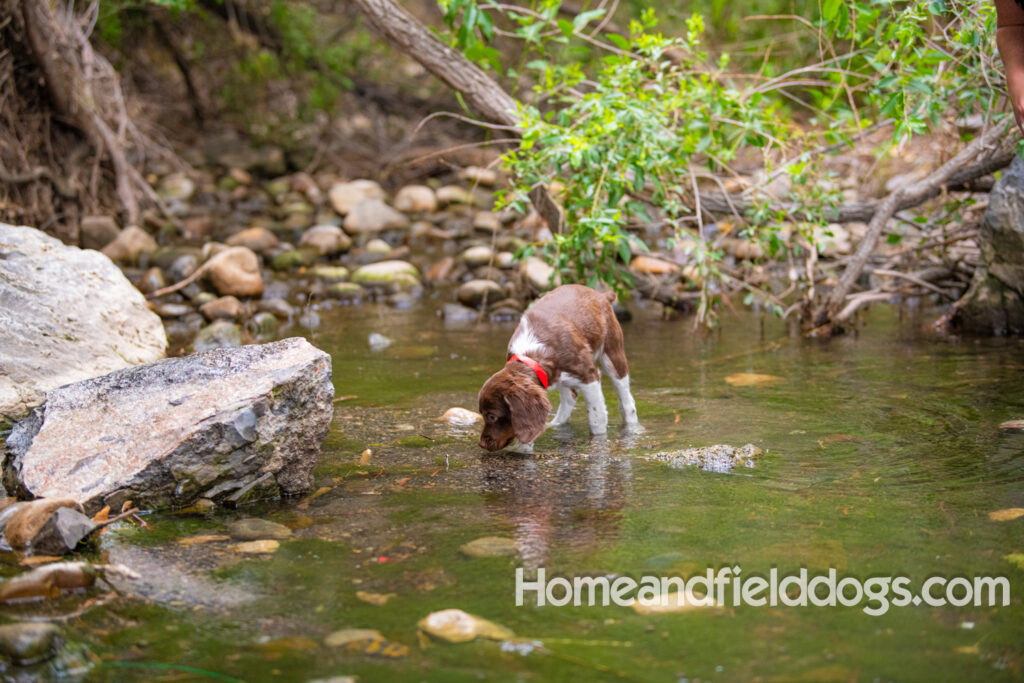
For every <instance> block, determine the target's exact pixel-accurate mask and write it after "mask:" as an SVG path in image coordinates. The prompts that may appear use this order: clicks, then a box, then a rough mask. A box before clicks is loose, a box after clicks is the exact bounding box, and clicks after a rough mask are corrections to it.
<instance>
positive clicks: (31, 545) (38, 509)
mask: <svg viewBox="0 0 1024 683" xmlns="http://www.w3.org/2000/svg"><path fill="white" fill-rule="evenodd" d="M96 526H97V525H96V523H95V522H93V521H92V520H91V519H89V518H88V517H86V516H85V515H83V514H82V512H81V507H80V506H79V505H78V503H76V502H75V501H73V500H69V499H53V498H42V499H38V500H30V501H25V502H21V503H15V504H13V505H11V506H9V507H7V508H6V509H4V511H3V513H0V527H2V528H3V535H4V540H5V541H6V542H7V545H9V546H10V547H11V548H13V549H14V550H18V551H21V552H24V553H27V554H29V555H63V554H64V553H69V552H71V551H73V550H74V549H75V546H77V545H78V543H79V541H81V540H82V539H83V538H85V537H86V536H88V535H89V534H91V533H92V532H93V531H94V530H95V529H96Z"/></svg>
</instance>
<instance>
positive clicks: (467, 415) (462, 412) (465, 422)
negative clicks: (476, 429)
mask: <svg viewBox="0 0 1024 683" xmlns="http://www.w3.org/2000/svg"><path fill="white" fill-rule="evenodd" d="M473 315H474V317H476V313H474V314H473ZM483 419H484V416H483V415H481V414H480V413H477V412H475V411H472V410H468V409H466V408H458V407H455V408H449V409H448V410H446V411H444V415H442V416H441V421H442V422H446V423H448V424H450V425H453V426H455V427H469V426H470V425H475V424H476V423H477V422H483Z"/></svg>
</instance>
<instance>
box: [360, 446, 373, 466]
mask: <svg viewBox="0 0 1024 683" xmlns="http://www.w3.org/2000/svg"><path fill="white" fill-rule="evenodd" d="M372 459H373V451H371V450H370V449H369V448H367V449H366V450H365V451H363V453H362V455H360V456H359V464H360V465H369V464H370V460H372Z"/></svg>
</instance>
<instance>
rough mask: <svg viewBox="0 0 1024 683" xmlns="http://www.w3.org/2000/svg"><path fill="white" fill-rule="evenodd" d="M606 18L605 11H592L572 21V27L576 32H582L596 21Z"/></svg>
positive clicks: (577, 16)
mask: <svg viewBox="0 0 1024 683" xmlns="http://www.w3.org/2000/svg"><path fill="white" fill-rule="evenodd" d="M603 16H604V10H603V9H592V10H589V11H587V12H580V13H579V14H577V15H576V18H575V19H573V20H572V26H573V28H574V29H575V30H576V31H580V30H582V29H583V27H584V26H586V25H587V24H588V23H590V22H591V21H592V20H594V19H599V18H601V17H603Z"/></svg>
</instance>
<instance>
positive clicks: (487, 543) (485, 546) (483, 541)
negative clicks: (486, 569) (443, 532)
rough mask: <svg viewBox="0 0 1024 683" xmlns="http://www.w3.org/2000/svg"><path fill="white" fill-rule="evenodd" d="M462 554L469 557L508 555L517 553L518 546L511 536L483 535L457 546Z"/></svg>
mask: <svg viewBox="0 0 1024 683" xmlns="http://www.w3.org/2000/svg"><path fill="white" fill-rule="evenodd" d="M459 551H460V552H462V554H463V555H469V556H470V557H509V556H511V555H516V554H518V553H519V547H518V546H516V542H515V541H514V540H513V539H511V538H503V537H501V536H484V537H483V538H478V539H476V540H473V541H470V542H469V543H466V544H463V545H461V546H459Z"/></svg>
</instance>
